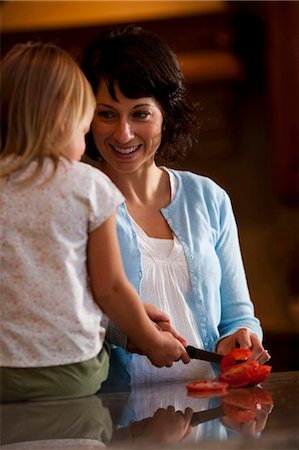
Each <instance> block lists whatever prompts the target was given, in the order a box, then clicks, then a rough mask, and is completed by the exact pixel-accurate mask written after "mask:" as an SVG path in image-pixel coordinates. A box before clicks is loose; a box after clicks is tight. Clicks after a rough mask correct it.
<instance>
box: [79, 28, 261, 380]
mask: <svg viewBox="0 0 299 450" xmlns="http://www.w3.org/2000/svg"><path fill="white" fill-rule="evenodd" d="M82 67H83V71H84V72H85V74H86V76H87V78H88V79H89V81H90V83H91V85H92V87H93V90H94V93H95V95H96V100H97V108H96V112H95V116H94V120H93V123H92V133H91V134H90V136H89V143H88V146H87V155H88V156H89V158H91V159H92V160H93V161H94V162H93V163H94V164H96V165H97V167H98V168H99V169H100V170H102V171H103V172H104V173H105V174H106V175H108V176H109V177H110V178H111V180H112V181H113V182H114V183H115V185H116V186H117V187H118V188H119V189H120V191H121V192H122V193H123V195H124V197H125V198H126V203H125V205H123V206H122V207H120V208H119V211H118V218H117V230H118V237H119V241H120V245H121V251H122V257H123V262H124V265H125V269H126V274H127V276H128V278H129V280H130V281H131V283H132V284H133V285H134V287H135V288H136V290H137V292H138V293H139V294H140V296H141V298H142V299H143V301H144V302H145V303H154V304H155V305H156V306H157V307H158V308H160V309H161V310H162V311H164V312H166V313H168V314H169V316H170V318H171V321H172V324H173V326H174V328H176V329H177V331H178V332H179V333H181V334H183V335H184V337H185V338H186V339H187V341H188V343H189V344H191V345H194V346H197V347H201V348H205V349H207V350H216V351H217V352H218V353H221V354H227V353H229V352H230V351H231V350H232V349H233V348H234V347H237V346H240V347H244V348H251V350H252V352H253V357H254V358H255V359H257V360H259V362H261V363H264V362H266V361H267V360H268V359H269V355H268V353H267V352H266V351H265V350H264V348H263V346H262V342H261V341H262V329H261V326H260V323H259V321H258V319H257V318H256V317H255V316H254V310H253V304H252V302H251V300H250V296H249V292H248V287H247V282H246V276H245V273H244V268H243V263H242V258H241V253H240V247H239V241H238V233H237V227H236V223H235V219H234V215H233V211H232V206H231V202H230V199H229V197H228V195H227V194H226V192H225V191H224V190H223V189H222V188H220V187H219V186H218V185H216V184H215V183H214V182H213V181H212V180H210V179H208V178H206V177H202V176H200V175H196V174H193V173H191V172H183V171H176V170H170V169H168V168H166V167H165V166H161V165H159V164H161V161H162V162H163V163H164V164H166V161H175V160H177V159H178V157H180V156H183V155H184V154H185V153H186V151H187V150H188V149H189V148H190V146H191V144H192V141H193V128H194V124H195V123H196V119H197V116H196V112H197V111H196V108H193V107H192V106H191V105H189V104H188V102H187V97H186V96H187V88H186V84H185V81H184V77H183V75H182V72H181V70H180V67H179V64H178V61H177V59H176V56H175V55H174V53H173V52H172V51H171V49H170V48H169V47H168V46H167V45H166V44H165V43H164V42H163V41H162V40H161V39H160V38H159V37H158V36H156V35H155V34H153V33H151V32H149V31H145V30H143V29H141V28H139V27H134V26H129V27H127V28H125V29H123V30H121V29H114V30H110V31H106V32H104V33H102V34H101V35H100V36H99V37H98V39H96V40H95V41H93V42H92V43H91V44H90V45H89V47H88V49H87V51H86V54H85V57H84V59H83V64H82ZM111 339H112V341H113V342H114V343H116V340H115V337H113V338H111ZM122 345H123V346H124V347H126V345H127V349H129V350H136V349H133V348H130V343H128V344H126V343H123V344H122ZM114 352H116V354H117V356H118V362H116V361H114V358H115V354H114ZM115 359H117V358H115ZM121 365H122V368H123V369H124V372H122V375H120V373H121V372H120V367H121ZM113 369H115V370H114V372H115V374H116V376H117V378H118V382H119V383H122V382H123V379H122V377H124V376H125V374H128V375H129V376H128V377H125V379H126V380H131V384H139V383H144V382H152V381H156V380H170V379H178V378H179V379H191V378H194V377H196V378H199V377H200V376H205V377H209V376H213V372H212V368H211V366H210V364H209V363H206V362H199V361H191V363H189V364H188V365H187V366H186V367H183V366H182V365H181V363H177V364H175V365H174V367H173V368H172V369H171V370H169V369H167V368H165V369H158V370H156V369H155V368H152V367H150V365H149V364H148V363H147V362H146V360H145V358H144V357H143V356H141V355H129V354H128V353H126V352H125V351H121V350H119V348H118V349H116V350H115V351H112V371H113Z"/></svg>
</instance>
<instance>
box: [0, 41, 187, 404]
mask: <svg viewBox="0 0 299 450" xmlns="http://www.w3.org/2000/svg"><path fill="white" fill-rule="evenodd" d="M1 84H2V95H1V111H2V117H1V153H0V163H1V170H0V175H1V178H0V180H1V197H0V201H1V216H0V223H1V231H2V236H1V249H0V258H1V262H0V264H1V333H0V345H1V364H0V365H1V369H0V378H1V400H2V401H6V402H8V401H23V400H50V399H61V398H72V397H81V396H86V395H92V394H94V393H95V392H96V391H97V390H98V389H99V388H100V385H101V382H102V381H103V380H104V379H105V378H106V376H107V371H108V353H107V351H106V349H105V347H103V342H104V337H105V326H104V314H106V315H107V316H108V317H109V318H110V319H111V320H113V321H114V322H115V323H116V324H117V325H118V326H119V327H120V328H121V329H122V331H123V332H124V333H126V334H127V335H128V337H129V339H130V340H132V342H134V343H135V345H136V348H138V350H139V351H140V352H142V353H144V354H145V355H147V357H148V358H149V359H150V361H151V362H152V363H153V364H154V365H156V366H158V367H159V366H164V365H166V366H171V365H172V362H173V361H174V360H177V359H180V358H181V359H182V360H183V361H184V362H186V363H187V362H189V357H188V355H187V353H186V351H185V349H184V346H183V345H182V343H181V342H180V340H179V339H176V337H175V336H173V335H172V334H171V333H169V332H165V331H161V330H160V329H158V327H157V326H155V324H154V323H153V322H152V321H151V320H150V318H149V316H148V315H147V314H146V311H145V309H144V307H143V306H142V303H141V301H140V299H139V297H138V295H137V293H136V292H135V290H134V288H133V287H132V286H131V284H130V283H129V282H128V280H127V278H126V276H125V273H124V270H123V267H122V263H121V258H120V251H119V247H118V241H117V237H116V229H115V213H116V208H117V207H118V205H120V203H122V202H123V197H122V194H121V193H120V191H118V189H117V188H116V187H115V186H114V185H113V184H112V182H111V181H110V180H109V179H108V178H107V177H106V176H105V175H104V174H103V173H101V172H100V171H99V170H97V169H94V168H92V167H91V166H89V165H87V164H84V163H82V162H79V160H80V158H81V156H82V154H83V152H84V150H85V134H86V133H87V131H88V130H89V126H90V122H91V120H92V117H93V114H94V109H95V100H94V96H93V94H92V90H91V88H90V86H89V84H88V82H87V80H86V79H85V77H84V75H83V74H82V72H81V71H80V69H79V67H78V66H77V64H76V63H75V62H74V61H73V60H72V58H71V57H70V56H69V55H68V54H67V53H66V52H64V51H63V50H62V49H59V48H58V47H56V46H54V45H52V44H42V43H27V44H18V45H16V46H14V47H13V48H12V49H11V50H10V51H9V52H8V54H7V55H6V56H5V57H4V59H3V61H2V65H1ZM174 334H175V333H174Z"/></svg>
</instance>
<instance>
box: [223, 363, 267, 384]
mask: <svg viewBox="0 0 299 450" xmlns="http://www.w3.org/2000/svg"><path fill="white" fill-rule="evenodd" d="M259 367H260V365H259V363H258V362H257V361H254V360H251V361H246V362H243V363H239V364H236V365H234V366H232V367H230V368H229V369H227V370H226V371H225V372H223V373H221V374H220V376H219V380H220V381H223V382H224V383H228V384H229V385H230V386H231V387H235V388H236V387H244V386H248V385H250V383H251V381H252V380H253V379H254V377H255V375H256V374H257V371H258V368H259Z"/></svg>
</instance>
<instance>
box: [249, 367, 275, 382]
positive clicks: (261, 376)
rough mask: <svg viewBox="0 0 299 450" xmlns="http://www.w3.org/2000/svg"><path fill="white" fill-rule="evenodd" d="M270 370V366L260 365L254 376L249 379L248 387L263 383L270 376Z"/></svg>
mask: <svg viewBox="0 0 299 450" xmlns="http://www.w3.org/2000/svg"><path fill="white" fill-rule="evenodd" d="M271 370H272V367H271V366H268V365H267V364H264V365H260V366H259V367H258V369H257V372H256V374H255V375H254V376H253V378H252V379H251V381H250V383H249V386H255V385H256V384H259V383H263V381H265V380H266V379H267V378H268V376H269V375H270V373H271Z"/></svg>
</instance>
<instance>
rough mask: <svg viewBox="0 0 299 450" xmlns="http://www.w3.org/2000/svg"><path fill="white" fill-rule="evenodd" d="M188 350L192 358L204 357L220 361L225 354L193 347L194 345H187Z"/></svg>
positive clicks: (207, 359)
mask: <svg viewBox="0 0 299 450" xmlns="http://www.w3.org/2000/svg"><path fill="white" fill-rule="evenodd" d="M186 351H187V353H188V355H189V356H190V358H191V359H202V360H203V361H210V362H216V363H220V362H221V360H222V358H223V355H219V354H218V353H214V352H208V351H207V350H202V349H199V348H196V347H192V345H187V347H186Z"/></svg>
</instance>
